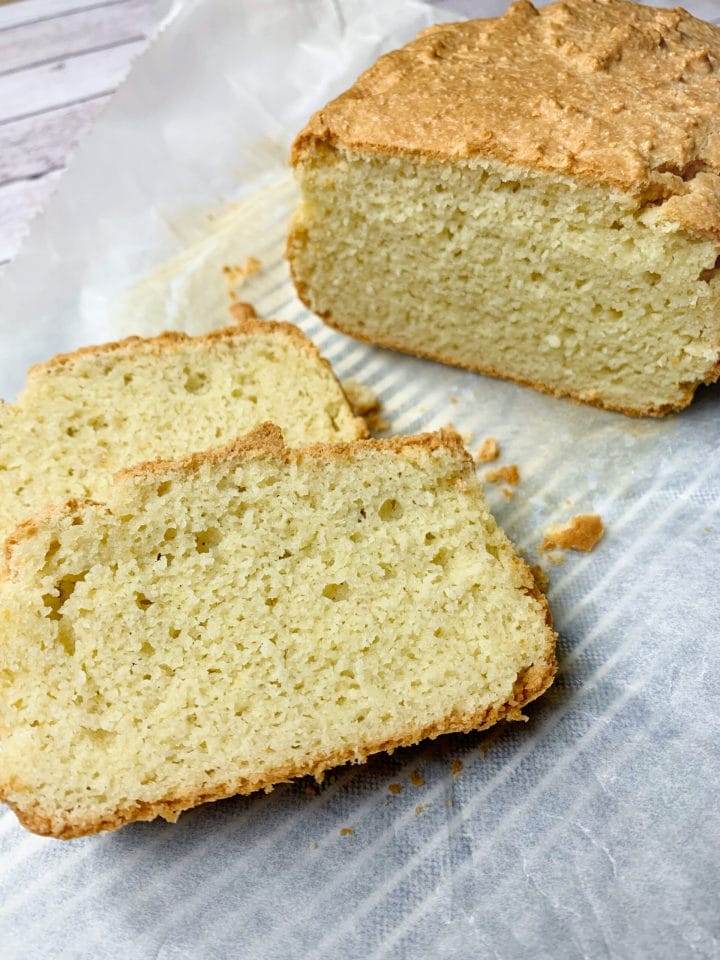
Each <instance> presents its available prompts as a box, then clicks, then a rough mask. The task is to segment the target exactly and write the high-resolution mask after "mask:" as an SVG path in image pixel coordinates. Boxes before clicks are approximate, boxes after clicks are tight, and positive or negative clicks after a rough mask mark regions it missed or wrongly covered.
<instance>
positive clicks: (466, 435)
mask: <svg viewBox="0 0 720 960" xmlns="http://www.w3.org/2000/svg"><path fill="white" fill-rule="evenodd" d="M460 436H461V437H462V442H463V443H464V444H465V446H466V447H469V446H470V444H471V443H472V438H473V435H472V433H471V431H470V430H463V431H462V433H461V434H460Z"/></svg>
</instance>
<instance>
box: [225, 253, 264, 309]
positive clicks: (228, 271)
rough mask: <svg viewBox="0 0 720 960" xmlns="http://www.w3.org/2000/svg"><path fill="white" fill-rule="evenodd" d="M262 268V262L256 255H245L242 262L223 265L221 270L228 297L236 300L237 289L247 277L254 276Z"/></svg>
mask: <svg viewBox="0 0 720 960" xmlns="http://www.w3.org/2000/svg"><path fill="white" fill-rule="evenodd" d="M261 269H262V264H261V263H260V261H259V260H258V259H257V257H245V260H244V261H243V262H242V264H239V265H238V264H230V263H226V264H224V265H223V268H222V272H223V275H224V277H225V285H226V287H227V295H228V299H229V300H230V301H231V302H232V301H234V300H237V289H238V288H239V287H241V286H242V285H243V284H244V283H245V281H246V280H247V279H248V277H252V276H254V275H255V274H256V273H259V272H260V270H261Z"/></svg>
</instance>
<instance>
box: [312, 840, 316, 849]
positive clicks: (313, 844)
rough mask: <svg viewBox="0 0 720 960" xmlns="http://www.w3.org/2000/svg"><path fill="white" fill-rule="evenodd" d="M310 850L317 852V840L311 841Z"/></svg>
mask: <svg viewBox="0 0 720 960" xmlns="http://www.w3.org/2000/svg"><path fill="white" fill-rule="evenodd" d="M310 849H311V850H317V840H313V842H312V843H311V844H310Z"/></svg>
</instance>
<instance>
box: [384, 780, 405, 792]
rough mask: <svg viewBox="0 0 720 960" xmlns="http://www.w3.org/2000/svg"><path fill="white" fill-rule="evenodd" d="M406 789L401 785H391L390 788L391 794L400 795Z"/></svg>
mask: <svg viewBox="0 0 720 960" xmlns="http://www.w3.org/2000/svg"><path fill="white" fill-rule="evenodd" d="M404 789H405V787H404V786H403V785H402V784H401V783H391V784H390V786H389V787H388V790H389V791H390V793H394V794H398V793H402V792H403V790H404Z"/></svg>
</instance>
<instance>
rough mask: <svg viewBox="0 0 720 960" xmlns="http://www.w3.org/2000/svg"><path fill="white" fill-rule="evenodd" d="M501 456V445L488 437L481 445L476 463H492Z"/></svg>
mask: <svg viewBox="0 0 720 960" xmlns="http://www.w3.org/2000/svg"><path fill="white" fill-rule="evenodd" d="M499 456H500V444H499V443H498V442H497V440H496V439H495V437H486V438H485V439H484V440H483V442H482V443H481V444H480V449H479V450H478V452H477V454H476V456H475V463H492V462H493V460H497V458H498V457H499Z"/></svg>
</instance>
